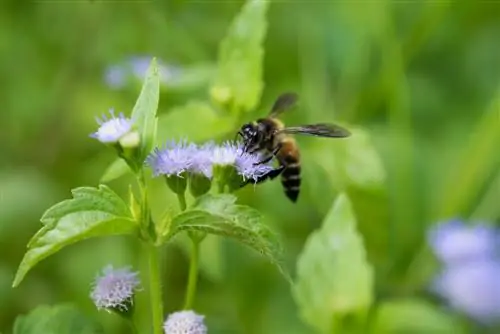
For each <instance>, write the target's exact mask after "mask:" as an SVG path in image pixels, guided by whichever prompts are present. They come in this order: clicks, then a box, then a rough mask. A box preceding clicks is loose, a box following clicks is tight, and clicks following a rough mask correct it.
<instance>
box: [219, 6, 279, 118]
mask: <svg viewBox="0 0 500 334" xmlns="http://www.w3.org/2000/svg"><path fill="white" fill-rule="evenodd" d="M269 2H270V1H267V0H249V1H247V2H246V4H245V5H244V6H243V8H242V10H241V12H240V13H239V14H238V16H236V18H235V19H234V21H233V22H232V24H231V27H230V28H229V31H228V33H227V35H226V36H225V38H224V39H223V40H222V42H221V44H220V47H219V59H218V68H217V74H216V78H215V81H214V84H213V85H212V91H219V92H227V94H226V93H225V94H224V95H229V97H232V99H233V102H234V104H235V106H236V107H238V108H242V109H244V110H251V109H253V108H255V106H256V105H257V103H258V101H259V100H260V96H261V93H262V89H263V87H264V83H263V80H262V63H263V58H264V49H263V46H262V44H263V43H264V38H265V35H266V30H267V20H266V13H267V9H268V7H269Z"/></svg>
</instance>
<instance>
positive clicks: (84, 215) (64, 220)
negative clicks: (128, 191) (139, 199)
mask: <svg viewBox="0 0 500 334" xmlns="http://www.w3.org/2000/svg"><path fill="white" fill-rule="evenodd" d="M72 194H73V199H68V200H64V201H62V202H60V203H58V204H56V205H54V206H52V207H51V208H49V209H48V210H47V211H46V212H45V213H44V215H43V216H42V218H41V222H42V224H43V227H42V228H41V229H40V230H39V231H38V232H37V233H36V234H35V235H34V236H33V237H32V238H31V240H30V242H29V243H28V251H27V252H26V254H25V255H24V258H23V260H22V261H21V264H20V265H19V269H18V271H17V273H16V277H15V278H14V283H13V286H14V287H15V286H17V285H19V283H21V281H22V279H23V278H24V276H25V275H26V273H27V272H28V271H29V270H30V269H31V268H33V267H34V266H35V265H36V264H37V263H38V262H40V261H41V260H43V259H45V258H46V257H48V256H50V255H52V254H54V253H56V252H57V251H59V250H60V249H61V248H63V247H65V246H68V245H70V244H73V243H75V242H77V241H80V240H83V239H87V238H91V237H96V236H104V235H116V234H128V233H134V232H135V229H136V228H137V224H136V222H135V221H134V219H133V217H132V214H131V212H130V210H129V209H128V207H127V205H126V204H125V202H123V200H122V199H121V198H120V197H119V196H118V195H116V194H115V193H114V192H113V191H112V190H111V189H110V188H109V187H107V186H105V185H100V186H99V188H91V187H81V188H76V189H73V190H72Z"/></svg>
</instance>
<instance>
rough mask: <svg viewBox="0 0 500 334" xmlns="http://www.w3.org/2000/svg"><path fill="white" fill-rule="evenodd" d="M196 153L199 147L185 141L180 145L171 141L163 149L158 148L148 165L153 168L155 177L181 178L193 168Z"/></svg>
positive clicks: (150, 157) (149, 159) (151, 155)
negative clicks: (175, 176) (172, 176)
mask: <svg viewBox="0 0 500 334" xmlns="http://www.w3.org/2000/svg"><path fill="white" fill-rule="evenodd" d="M196 153H197V147H196V145H194V144H191V143H190V144H188V143H187V142H186V141H184V140H182V141H180V142H178V143H176V142H175V141H171V142H168V143H167V144H165V146H164V148H162V149H158V148H156V149H155V150H154V152H153V153H151V154H150V155H149V157H148V158H147V159H146V164H147V165H149V166H150V167H151V169H152V170H153V174H154V175H155V176H158V175H166V176H171V175H177V176H180V174H181V173H182V172H185V171H187V170H188V169H189V168H191V167H192V166H193V158H194V156H195V154H196Z"/></svg>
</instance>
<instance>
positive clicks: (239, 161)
mask: <svg viewBox="0 0 500 334" xmlns="http://www.w3.org/2000/svg"><path fill="white" fill-rule="evenodd" d="M261 160H262V156H261V155H260V154H248V153H246V152H244V151H243V147H242V145H240V144H237V143H232V142H225V143H223V144H222V145H216V144H215V143H213V142H209V143H206V144H204V145H201V146H198V145H195V144H193V143H187V142H186V141H180V142H179V143H176V142H174V141H172V142H169V143H167V144H166V145H165V147H163V148H162V149H158V148H157V149H155V151H154V152H153V153H152V154H151V155H150V156H149V157H148V158H147V160H146V163H147V164H148V165H149V166H150V167H151V169H152V170H153V175H155V176H159V175H166V176H171V175H177V176H179V175H181V174H182V173H184V172H188V173H194V174H202V175H204V176H205V177H207V178H209V179H211V178H212V177H213V170H214V167H216V166H234V167H235V168H236V171H237V172H238V174H239V175H241V176H242V177H243V179H253V180H257V178H259V177H260V176H262V175H264V174H266V173H268V172H269V171H271V170H272V169H273V167H272V166H271V165H269V164H260V161H261Z"/></svg>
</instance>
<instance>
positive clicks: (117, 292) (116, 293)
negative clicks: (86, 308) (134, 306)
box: [90, 265, 140, 311]
mask: <svg viewBox="0 0 500 334" xmlns="http://www.w3.org/2000/svg"><path fill="white" fill-rule="evenodd" d="M102 272H103V275H102V276H99V275H98V276H97V277H96V280H95V282H94V286H93V289H92V292H91V293H90V297H91V298H92V300H93V301H94V304H95V305H96V306H97V308H98V309H108V310H109V309H118V310H120V311H126V310H127V309H128V306H129V305H130V304H131V303H132V297H133V295H134V292H135V291H136V290H138V289H139V284H140V281H139V278H138V277H137V276H138V275H139V273H138V272H132V271H131V270H130V268H128V267H127V268H121V269H113V266H111V265H108V266H106V267H105V268H104V269H103V271H102Z"/></svg>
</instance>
